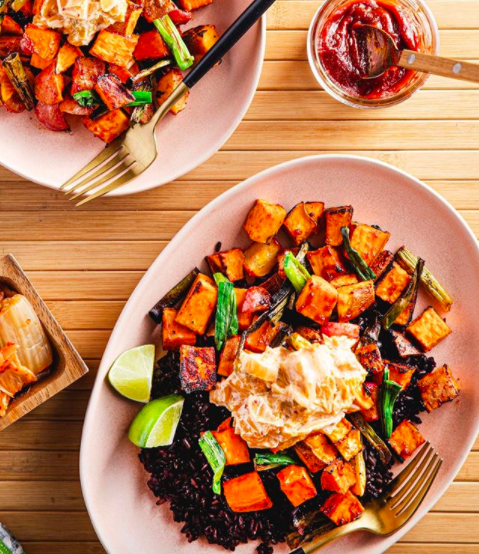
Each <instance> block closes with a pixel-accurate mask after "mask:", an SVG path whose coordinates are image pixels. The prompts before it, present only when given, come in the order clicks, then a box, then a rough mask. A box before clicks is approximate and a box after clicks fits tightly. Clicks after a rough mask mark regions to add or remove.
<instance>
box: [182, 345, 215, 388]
mask: <svg viewBox="0 0 479 554" xmlns="http://www.w3.org/2000/svg"><path fill="white" fill-rule="evenodd" d="M180 382H181V388H182V389H183V390H184V391H185V392H186V393H188V394H189V393H191V392H196V391H200V390H212V389H213V388H214V386H215V383H216V361H215V349H214V348H213V347H212V346H211V347H205V348H198V347H196V346H186V345H183V346H181V347H180Z"/></svg>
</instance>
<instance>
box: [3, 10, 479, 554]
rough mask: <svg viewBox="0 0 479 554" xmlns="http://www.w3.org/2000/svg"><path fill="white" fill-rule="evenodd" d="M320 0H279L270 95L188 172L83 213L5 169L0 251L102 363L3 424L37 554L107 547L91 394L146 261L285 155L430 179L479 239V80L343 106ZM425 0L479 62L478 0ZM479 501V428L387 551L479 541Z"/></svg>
mask: <svg viewBox="0 0 479 554" xmlns="http://www.w3.org/2000/svg"><path fill="white" fill-rule="evenodd" d="M318 4H319V3H318V2H317V0H278V1H277V2H276V3H275V4H274V5H273V7H272V8H271V10H270V12H269V13H268V15H267V24H268V35H267V51H266V61H265V63H264V67H263V71H262V74H261V78H260V83H259V91H258V93H257V94H256V96H255V98H254V100H253V103H252V105H251V107H250V108H249V110H248V112H247V114H246V116H245V118H244V121H243V122H242V123H241V125H240V126H239V128H238V129H237V131H236V132H235V133H234V135H233V136H232V137H231V138H230V140H229V141H228V142H227V144H226V145H225V147H224V148H223V149H222V150H221V151H220V152H218V153H217V154H215V155H214V156H212V157H211V158H210V159H209V160H208V161H206V162H205V163H204V164H203V165H202V166H201V167H199V168H197V169H195V170H193V171H192V172H190V173H189V174H188V175H185V176H184V177H182V178H180V179H178V181H176V182H174V183H170V184H168V185H166V186H164V187H161V188H159V189H156V190H152V191H148V192H145V193H142V194H139V195H135V196H130V197H124V198H121V197H120V198H103V199H100V200H98V201H96V202H94V203H91V204H87V205H86V206H85V207H83V208H81V209H79V210H78V209H74V207H73V206H72V205H71V204H70V203H69V202H68V201H67V200H66V199H65V198H64V197H63V196H62V195H61V194H60V193H59V192H58V191H54V190H50V189H46V188H42V187H39V186H37V185H34V184H32V183H27V182H25V181H24V180H23V179H22V178H20V177H18V176H16V175H14V174H13V173H11V172H10V171H8V170H6V169H4V168H1V167H0V256H2V255H5V254H8V253H13V254H14V255H15V256H16V257H17V259H18V261H19V262H20V263H21V264H22V266H23V269H24V270H25V271H26V273H27V275H28V277H29V278H30V279H31V281H32V283H33V285H34V286H35V287H36V288H37V290H38V292H39V293H40V294H41V295H42V297H43V298H44V300H45V301H46V304H47V306H48V307H49V308H50V310H51V311H52V313H53V314H54V315H55V317H56V318H57V319H58V321H59V323H60V324H61V325H62V326H63V327H64V329H65V330H66V332H67V334H68V337H69V338H70V340H72V342H73V343H74V344H75V346H76V347H77V348H78V350H79V352H80V353H81V355H82V356H83V357H84V358H85V361H86V363H87V365H88V367H89V369H90V372H89V373H88V374H87V375H85V376H84V377H83V378H81V379H80V380H78V381H76V382H75V383H74V384H73V385H71V386H70V387H69V388H68V389H66V390H64V391H62V392H60V393H59V394H57V395H56V396H55V397H54V398H52V399H50V400H49V401H48V402H45V403H43V404H42V405H41V406H39V407H37V408H36V409H35V410H33V411H32V412H31V413H29V414H28V415H27V416H26V417H25V418H23V419H22V420H21V421H19V422H16V423H15V425H14V426H12V427H10V428H8V429H6V430H4V431H2V432H1V433H0V510H1V511H0V521H2V522H4V523H6V524H7V525H9V526H10V527H11V528H12V530H13V531H14V532H15V533H16V535H17V536H18V538H19V539H20V540H21V541H22V542H23V543H24V546H25V550H26V552H27V553H28V554H66V553H67V554H104V550H103V549H102V547H101V546H100V544H99V543H98V541H97V539H96V536H95V533H94V531H93V528H92V526H91V523H90V521H89V518H88V515H87V513H86V511H85V507H84V504H83V500H82V497H81V491H80V485H79V469H78V455H79V447H80V438H81V429H82V423H83V418H84V414H85V411H86V408H87V404H88V398H89V395H90V391H91V388H92V386H93V383H94V379H95V377H96V374H97V370H98V366H99V363H100V359H101V356H102V353H103V350H104V348H105V345H106V342H107V340H108V338H109V335H110V332H111V329H112V328H113V325H114V323H115V321H116V318H117V317H118V314H119V313H120V311H121V309H122V306H123V305H124V303H125V302H126V300H127V299H128V297H129V296H130V294H131V292H132V291H133V289H134V287H135V286H136V284H137V283H138V281H139V280H140V279H141V277H142V275H143V273H144V271H145V270H146V269H147V268H148V267H149V265H150V264H151V263H152V262H153V260H154V259H155V258H156V256H157V255H158V254H159V253H160V252H161V251H162V250H163V249H164V248H165V246H166V245H167V244H168V241H169V240H170V239H171V238H172V237H173V236H174V234H175V233H176V232H177V231H178V230H179V229H180V228H181V227H182V226H183V225H184V224H185V223H186V222H187V221H188V220H189V219H190V218H191V217H192V216H193V215H194V214H195V213H196V212H197V211H198V210H200V209H201V208H202V207H203V206H205V205H206V204H207V203H208V202H209V201H211V200H212V199H213V198H215V197H216V196H218V195H219V194H221V193H222V192H224V191H226V190H228V189H229V188H231V187H232V186H234V185H235V184H236V183H238V182H239V181H241V180H243V179H246V178H248V177H250V176H252V175H254V174H255V173H257V172H259V171H261V170H263V169H267V168H269V167H271V166H273V165H276V164H278V163H282V162H286V161H289V160H294V159H298V158H301V157H303V156H307V155H313V154H318V153H348V154H356V155H359V156H369V157H372V158H375V159H379V160H381V161H384V162H387V163H390V164H392V165H395V166H397V167H399V168H401V169H403V170H405V171H408V172H410V173H412V174H413V175H415V176H416V177H418V178H420V179H423V180H425V181H426V182H427V183H428V184H429V185H430V186H431V187H432V188H433V189H434V190H436V191H437V192H438V193H439V194H441V195H443V196H444V197H445V198H446V199H447V200H448V201H449V202H451V203H452V204H453V206H454V207H455V208H456V209H458V210H459V211H460V213H461V214H462V215H463V216H464V217H465V218H466V220H467V221H468V223H469V224H470V225H471V227H472V228H473V230H474V232H475V233H476V235H478V237H479V86H478V85H477V84H473V83H467V82H462V81H452V80H448V79H445V78H442V77H435V76H432V77H430V78H429V79H428V81H427V83H426V84H425V86H424V87H423V90H421V91H420V92H419V93H418V94H416V95H415V96H414V97H413V98H411V99H410V100H409V101H408V102H406V103H404V104H401V105H399V106H396V107H393V108H391V109H388V110H376V111H363V110H353V109H351V108H347V107H345V106H343V105H342V104H339V103H337V102H335V101H334V100H332V99H331V98H330V97H329V96H328V95H327V94H326V93H325V92H324V91H323V90H321V88H320V87H319V86H318V84H317V83H316V81H315V80H314V78H313V76H312V74H311V72H310V70H309V65H308V62H307V61H306V45H305V37H306V32H307V28H308V25H309V22H310V19H311V17H312V15H313V13H314V12H315V11H316V9H317V7H318ZM428 4H429V6H430V8H431V10H432V11H433V13H434V15H435V16H436V18H437V22H438V26H439V28H440V39H441V48H440V54H441V55H444V56H454V57H457V58H458V59H461V60H469V61H471V60H472V61H474V60H475V61H477V62H478V63H479V3H478V2H477V1H476V0H429V2H428ZM0 117H1V115H0ZM213 246H214V245H212V247H213ZM478 500H479V440H477V441H476V443H475V445H474V448H473V450H472V452H471V453H470V454H469V456H468V458H467V461H466V463H465V464H464V466H463V467H462V468H461V470H460V472H459V474H458V476H457V478H456V481H455V483H454V484H453V485H452V486H451V488H450V489H449V490H448V491H447V492H446V493H445V495H444V496H443V497H442V498H441V499H440V500H439V501H438V503H437V504H436V505H435V506H434V508H433V510H432V512H431V513H430V514H429V515H428V516H426V517H425V518H424V519H423V520H422V521H421V522H420V523H419V524H418V525H417V526H416V527H415V528H414V529H413V530H412V531H411V532H409V533H408V534H407V535H406V537H405V538H404V540H403V541H401V542H400V543H399V544H397V545H395V546H394V547H392V548H391V549H390V550H389V551H388V554H476V553H479V531H478V529H479V526H478V524H479V508H478V506H479V504H478ZM159 550H161V549H159ZM191 551H192V552H194V551H195V549H194V547H191Z"/></svg>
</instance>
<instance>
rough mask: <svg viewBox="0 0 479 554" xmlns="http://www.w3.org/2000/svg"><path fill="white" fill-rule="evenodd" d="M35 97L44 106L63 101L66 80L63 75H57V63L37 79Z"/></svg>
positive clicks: (41, 73) (51, 65)
mask: <svg viewBox="0 0 479 554" xmlns="http://www.w3.org/2000/svg"><path fill="white" fill-rule="evenodd" d="M34 86H35V97H36V99H37V100H38V101H40V102H43V103H44V104H49V105H51V104H58V103H59V102H61V101H62V100H63V89H64V88H65V80H64V77H63V75H58V74H57V73H55V62H52V63H51V64H50V65H49V66H48V67H46V68H45V69H42V71H41V72H40V73H39V74H38V75H37V76H36V77H35V85H34Z"/></svg>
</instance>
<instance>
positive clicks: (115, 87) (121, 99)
mask: <svg viewBox="0 0 479 554" xmlns="http://www.w3.org/2000/svg"><path fill="white" fill-rule="evenodd" d="M95 91H96V92H97V93H98V96H99V97H100V98H101V99H102V101H103V103H104V104H105V106H106V107H107V108H108V109H109V110H116V109H118V108H122V107H123V106H126V105H127V104H130V103H131V102H134V101H135V97H134V96H133V94H132V93H131V92H130V91H129V90H128V89H127V88H125V87H124V86H123V85H122V84H121V81H120V79H118V77H117V76H116V75H108V74H107V75H102V76H101V77H99V78H98V81H97V83H96V85H95Z"/></svg>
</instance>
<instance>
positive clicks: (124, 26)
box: [107, 2, 142, 37]
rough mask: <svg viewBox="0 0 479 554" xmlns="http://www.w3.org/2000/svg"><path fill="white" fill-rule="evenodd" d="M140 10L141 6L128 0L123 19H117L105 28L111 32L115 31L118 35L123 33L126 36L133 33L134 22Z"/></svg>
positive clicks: (136, 21)
mask: <svg viewBox="0 0 479 554" xmlns="http://www.w3.org/2000/svg"><path fill="white" fill-rule="evenodd" d="M141 12H142V7H141V6H138V5H137V4H134V3H133V2H128V4H127V8H126V15H125V20H124V21H118V22H117V23H114V24H113V25H110V27H108V28H107V30H108V31H111V32H112V33H117V34H118V35H123V36H124V37H128V36H130V35H132V34H133V32H134V31H135V27H136V24H137V23H138V19H139V18H140V15H141Z"/></svg>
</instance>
